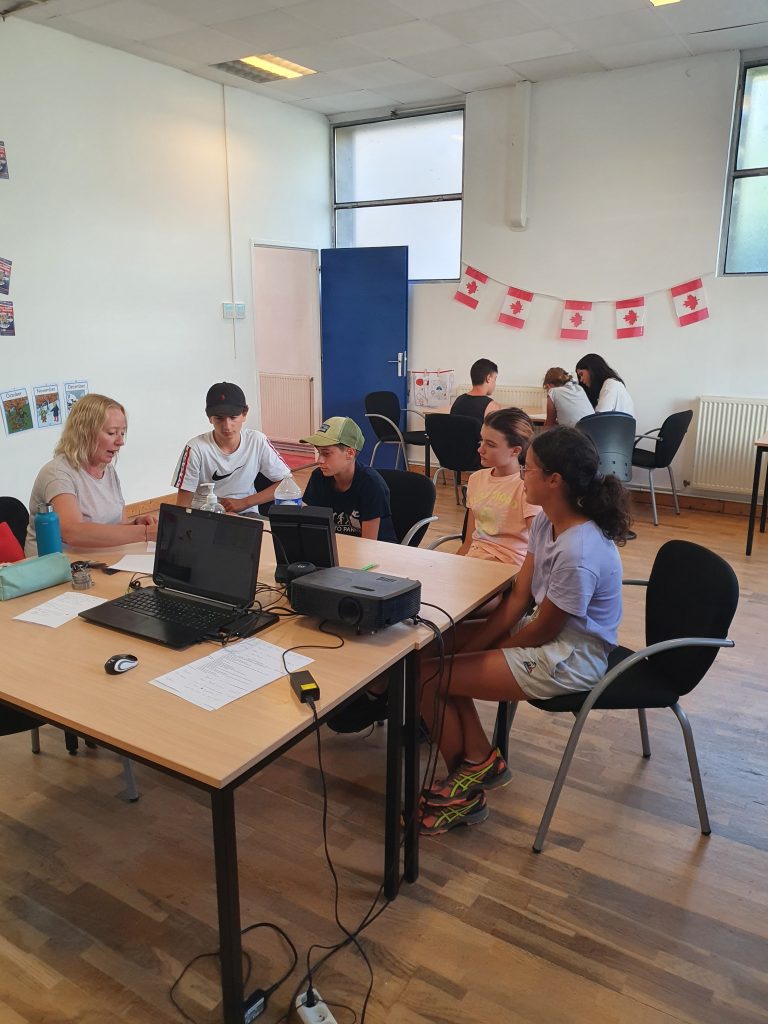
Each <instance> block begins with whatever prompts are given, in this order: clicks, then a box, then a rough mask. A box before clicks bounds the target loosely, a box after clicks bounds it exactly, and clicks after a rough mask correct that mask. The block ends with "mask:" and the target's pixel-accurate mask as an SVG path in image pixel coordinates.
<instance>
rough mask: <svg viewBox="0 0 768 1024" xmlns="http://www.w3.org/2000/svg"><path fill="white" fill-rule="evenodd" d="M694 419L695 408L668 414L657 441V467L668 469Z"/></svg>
mask: <svg viewBox="0 0 768 1024" xmlns="http://www.w3.org/2000/svg"><path fill="white" fill-rule="evenodd" d="M692 419H693V410H691V409H686V410H685V412H675V413H673V414H672V415H671V416H667V418H666V419H665V420H664V422H663V423H662V425H661V430H660V431H659V439H658V441H657V442H656V450H655V456H656V462H655V467H654V468H655V469H666V468H667V466H668V465H669V464H670V463H671V462H672V459H674V457H675V456H676V455H677V450H678V448H679V447H680V445H681V444H682V443H683V438H684V437H685V435H686V434H687V433H688V427H690V425H691V420H692Z"/></svg>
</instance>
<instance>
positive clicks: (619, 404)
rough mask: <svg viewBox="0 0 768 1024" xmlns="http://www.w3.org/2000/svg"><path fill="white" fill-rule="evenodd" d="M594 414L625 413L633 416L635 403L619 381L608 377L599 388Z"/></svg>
mask: <svg viewBox="0 0 768 1024" xmlns="http://www.w3.org/2000/svg"><path fill="white" fill-rule="evenodd" d="M595 412H625V413H627V414H628V415H630V416H634V415H635V403H634V402H633V401H632V399H631V398H630V397H629V392H628V391H627V389H626V388H625V387H624V385H623V384H622V383H621V381H620V380H615V379H614V378H613V377H609V378H608V380H606V381H604V382H603V386H602V387H601V388H600V394H599V395H598V398H597V406H596V407H595Z"/></svg>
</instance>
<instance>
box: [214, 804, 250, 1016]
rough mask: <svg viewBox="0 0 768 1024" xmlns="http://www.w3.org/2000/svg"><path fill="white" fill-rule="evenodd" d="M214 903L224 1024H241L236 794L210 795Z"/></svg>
mask: <svg viewBox="0 0 768 1024" xmlns="http://www.w3.org/2000/svg"><path fill="white" fill-rule="evenodd" d="M211 816H212V819H213V851H214V859H215V864H216V900H217V903H218V908H219V958H220V961H221V996H222V1007H223V1011H224V1024H243V959H242V941H241V936H240V885H239V880H238V872H237V840H236V836H235V794H234V791H233V790H231V789H221V790H215V791H214V792H212V793H211Z"/></svg>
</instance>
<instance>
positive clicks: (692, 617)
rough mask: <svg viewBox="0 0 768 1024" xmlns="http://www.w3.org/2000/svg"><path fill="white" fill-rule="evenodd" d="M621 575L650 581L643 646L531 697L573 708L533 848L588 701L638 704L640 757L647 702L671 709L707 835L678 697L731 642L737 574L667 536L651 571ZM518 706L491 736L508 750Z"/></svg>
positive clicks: (554, 709) (646, 749)
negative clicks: (583, 684) (567, 690)
mask: <svg viewBox="0 0 768 1024" xmlns="http://www.w3.org/2000/svg"><path fill="white" fill-rule="evenodd" d="M624 582H625V584H627V585H635V586H644V587H647V590H646V598H645V641H646V646H645V647H643V648H642V649H641V650H639V651H631V650H629V648H627V647H617V648H616V649H615V650H614V651H612V653H611V655H610V657H609V659H608V672H607V673H606V674H605V675H604V676H603V678H602V679H601V680H599V682H598V683H597V685H596V686H595V687H593V689H591V690H587V691H581V692H579V693H572V694H566V695H563V696H560V697H553V698H550V699H549V700H530V701H529V702H528V703H529V704H532V705H533V706H534V707H536V708H539V709H541V710H542V711H547V712H550V713H555V714H557V713H563V712H568V713H570V714H573V715H575V716H576V720H575V722H574V724H573V727H572V729H571V734H570V737H569V739H568V743H567V744H566V747H565V751H564V753H563V757H562V760H561V762H560V768H559V770H558V772H557V776H556V778H555V781H554V783H553V785H552V790H551V792H550V794H549V799H548V800H547V805H546V807H545V809H544V814H543V815H542V818H541V823H540V825H539V829H538V832H537V833H536V839H535V840H534V843H533V849H534V851H535V852H536V853H540V852H541V849H542V847H543V845H544V840H545V838H546V835H547V831H548V830H549V825H550V822H551V820H552V815H553V814H554V812H555V808H556V806H557V801H558V799H559V797H560V793H561V791H562V788H563V785H564V784H565V780H566V778H567V775H568V770H569V768H570V766H571V761H572V760H573V755H574V753H575V751H576V744H577V743H578V741H579V737H580V736H581V731H582V729H583V728H584V725H585V724H586V720H587V715H588V714H589V712H590V711H591V710H592V709H593V708H598V709H603V708H613V709H625V710H635V711H637V714H638V719H639V724H640V737H641V743H642V750H643V757H645V758H649V757H650V756H651V747H650V742H649V738H648V724H647V720H646V710H647V709H648V708H670V709H671V710H672V712H673V713H674V714H675V716H676V718H677V720H678V722H679V723H680V728H681V729H682V731H683V739H684V741H685V749H686V753H687V755H688V767H689V770H690V773H691V781H692V783H693V791H694V795H695V797H696V806H697V809H698V813H699V823H700V826H701V831H702V833H703V834H704V835H709V834H710V831H711V829H710V825H709V816H708V814H707V805H706V801H705V799H704V790H703V787H702V784H701V773H700V771H699V763H698V759H697V757H696V747H695V746H694V742H693V732H692V730H691V725H690V722H689V721H688V718H687V716H686V714H685V712H684V711H683V709H682V708H681V707H680V703H679V701H680V698H681V697H683V696H685V695H686V694H688V693H690V692H691V690H693V688H694V687H695V686H697V685H698V683H700V682H701V680H702V679H703V678H704V676H705V675H706V674H707V672H708V671H709V668H710V667H711V665H712V663H713V662H714V660H715V658H716V656H717V651H718V648H720V647H733V646H734V642H733V640H729V639H728V636H727V634H728V629H729V627H730V625H731V621H732V619H733V616H734V614H735V613H736V606H737V605H738V601H739V584H738V580H737V579H736V574H735V573H734V571H733V569H732V568H731V567H730V565H728V563H727V562H726V561H724V560H723V559H722V558H720V556H719V555H716V554H714V552H712V551H709V550H708V549H707V548H704V547H701V546H700V545H698V544H691V543H689V542H688V541H682V540H671V541H668V542H667V543H666V544H664V545H663V546H662V547H661V548H660V549H659V551H658V553H657V555H656V559H655V561H654V563H653V568H652V569H651V575H650V579H648V580H647V581H646V580H625V581H624ZM516 710H517V704H516V703H504V702H502V703H501V704H500V705H499V710H498V713H497V716H496V728H495V732H494V744H495V745H496V746H498V747H499V749H500V750H501V752H502V754H503V755H504V757H505V758H506V757H507V754H508V738H509V729H510V727H511V725H512V720H513V718H514V713H515V711H516Z"/></svg>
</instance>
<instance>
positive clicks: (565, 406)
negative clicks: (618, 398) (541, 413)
mask: <svg viewBox="0 0 768 1024" xmlns="http://www.w3.org/2000/svg"><path fill="white" fill-rule="evenodd" d="M544 389H545V391H546V392H547V418H546V420H545V422H544V429H545V430H548V429H549V428H550V427H556V426H560V427H575V426H576V424H577V423H578V422H579V420H581V419H583V418H584V417H585V416H591V415H592V413H593V412H594V411H595V410H594V409H593V408H592V405H591V403H590V401H589V399H588V398H587V394H586V392H585V390H584V388H583V387H582V386H581V384H577V383H576V381H575V380H574V379H573V377H572V376H571V374H570V373H568V371H567V370H564V369H563V368H562V366H550V368H549V369H548V370H547V372H546V373H545V374H544Z"/></svg>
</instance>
